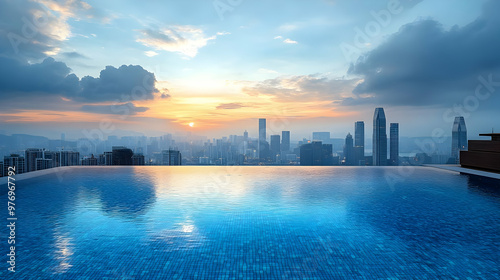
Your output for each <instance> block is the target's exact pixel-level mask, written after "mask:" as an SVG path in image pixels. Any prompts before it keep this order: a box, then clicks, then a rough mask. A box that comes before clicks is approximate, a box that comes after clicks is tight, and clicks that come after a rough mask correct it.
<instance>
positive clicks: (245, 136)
mask: <svg viewBox="0 0 500 280" xmlns="http://www.w3.org/2000/svg"><path fill="white" fill-rule="evenodd" d="M243 141H248V131H246V130H245V132H243Z"/></svg>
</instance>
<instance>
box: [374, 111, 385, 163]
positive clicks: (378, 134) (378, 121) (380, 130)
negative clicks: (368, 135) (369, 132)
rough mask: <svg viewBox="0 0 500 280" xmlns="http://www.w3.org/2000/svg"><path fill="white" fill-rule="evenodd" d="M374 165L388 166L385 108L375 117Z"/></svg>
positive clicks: (376, 112)
mask: <svg viewBox="0 0 500 280" xmlns="http://www.w3.org/2000/svg"><path fill="white" fill-rule="evenodd" d="M373 165H381V166H383V165H387V130H386V121H385V113H384V108H376V109H375V114H374V115H373Z"/></svg>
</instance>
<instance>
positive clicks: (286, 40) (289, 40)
mask: <svg viewBox="0 0 500 280" xmlns="http://www.w3.org/2000/svg"><path fill="white" fill-rule="evenodd" d="M281 39H283V36H281V35H279V36H276V37H274V40H281ZM283 43H285V44H298V43H299V42H297V41H294V40H292V39H290V38H286V39H285V40H283Z"/></svg>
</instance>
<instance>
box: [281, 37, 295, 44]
mask: <svg viewBox="0 0 500 280" xmlns="http://www.w3.org/2000/svg"><path fill="white" fill-rule="evenodd" d="M283 43H286V44H298V42H297V41H294V40H291V39H288V38H287V39H285V40H284V41H283Z"/></svg>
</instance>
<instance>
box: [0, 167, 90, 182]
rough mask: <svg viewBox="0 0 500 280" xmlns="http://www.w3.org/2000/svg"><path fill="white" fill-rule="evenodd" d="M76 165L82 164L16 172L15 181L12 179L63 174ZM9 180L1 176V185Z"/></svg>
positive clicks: (19, 179) (20, 179) (18, 179)
mask: <svg viewBox="0 0 500 280" xmlns="http://www.w3.org/2000/svg"><path fill="white" fill-rule="evenodd" d="M76 167H81V166H78V165H77V166H62V167H54V168H49V169H44V170H38V171H32V172H27V173H23V174H16V175H14V179H15V181H12V182H18V181H22V180H26V179H31V178H35V177H39V176H44V175H48V174H54V173H58V174H61V175H62V174H64V173H66V172H68V171H69V170H71V169H74V168H76ZM59 176H60V175H59ZM8 180H9V177H8V176H4V177H1V178H0V185H3V184H7V183H8Z"/></svg>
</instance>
